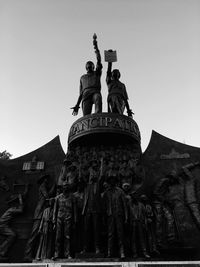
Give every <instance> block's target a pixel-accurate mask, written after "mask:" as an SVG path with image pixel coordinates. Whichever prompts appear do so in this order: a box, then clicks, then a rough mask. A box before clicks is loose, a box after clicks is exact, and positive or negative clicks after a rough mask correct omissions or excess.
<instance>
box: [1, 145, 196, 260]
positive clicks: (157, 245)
mask: <svg viewBox="0 0 200 267" xmlns="http://www.w3.org/2000/svg"><path fill="white" fill-rule="evenodd" d="M83 149H85V148H83ZM79 150H80V148H76V149H74V150H73V152H74V153H75V152H76V153H77V152H78V151H79ZM91 151H92V152H91V153H94V149H93V148H91ZM110 151H112V149H111V150H110ZM107 152H108V151H107ZM76 153H75V155H74V156H72V154H73V153H72V151H70V153H68V155H67V157H66V159H65V160H64V165H63V168H62V171H61V174H60V177H59V181H58V183H57V185H53V186H51V188H49V178H50V176H49V175H48V174H45V175H42V176H41V177H40V178H39V179H38V203H37V205H36V208H35V213H34V217H33V226H32V232H31V234H30V237H29V240H28V242H27V245H26V249H25V258H24V260H25V261H32V260H33V259H37V260H42V259H57V258H60V257H61V258H62V257H63V258H68V259H70V258H71V257H77V254H78V255H79V256H80V255H81V254H82V255H84V254H85V253H88V252H89V253H90V252H91V253H95V254H97V255H100V256H102V255H105V256H106V257H120V258H121V259H123V258H124V257H133V258H137V257H145V258H147V259H148V258H150V257H151V256H154V255H156V254H159V251H160V249H161V248H162V246H163V240H164V242H167V244H168V246H169V245H171V244H173V243H174V242H177V240H179V235H180V230H179V221H178V220H177V218H176V213H175V211H174V206H175V203H174V202H173V200H172V199H171V198H170V195H169V191H170V188H171V187H173V186H174V185H177V184H179V183H180V182H181V184H182V185H184V201H185V206H186V208H187V209H188V210H189V212H190V214H191V217H192V219H193V221H194V223H195V224H196V226H197V227H198V228H199V230H200V212H199V210H200V209H199V201H198V196H197V191H196V179H195V177H194V176H193V174H192V170H193V169H194V168H196V167H200V163H199V162H195V163H190V164H188V165H185V166H183V167H182V168H181V170H180V171H179V172H175V171H172V172H171V173H169V174H167V175H166V176H165V177H163V178H161V179H158V180H157V181H156V183H155V184H154V186H153V189H152V192H151V194H150V195H148V197H147V196H146V195H145V194H144V192H141V191H140V190H137V189H136V190H135V187H134V183H135V179H136V176H132V177H131V178H130V177H129V178H128V175H127V176H123V172H121V171H120V168H119V167H116V164H113V163H112V164H108V165H107V164H106V162H105V161H104V160H103V158H98V154H97V153H96V157H93V158H92V160H90V161H89V162H88V166H87V168H84V167H83V166H82V167H83V168H82V167H81V168H80V167H79V168H78V165H77V160H78V159H77V154H76ZM87 153H88V151H87ZM110 153H111V152H110ZM75 159H76V160H75ZM126 163H128V165H127V166H128V167H127V170H128V169H129V170H131V165H129V164H130V162H129V159H128V158H127V159H126ZM135 164H136V165H137V164H138V162H137V160H136V161H135ZM79 166H81V165H79ZM133 172H134V169H132V170H131V171H130V172H129V176H130V175H131V173H132V175H133ZM127 174H128V172H127ZM27 188H28V187H27ZM27 188H26V190H25V191H26V192H24V194H19V196H18V197H16V196H15V198H14V199H11V200H10V201H9V203H8V204H9V205H10V207H9V208H8V209H7V210H6V211H5V212H4V213H3V214H2V215H1V217H0V237H1V239H2V237H4V238H3V239H2V240H3V241H2V243H1V245H0V256H1V257H6V255H7V253H8V251H9V249H10V247H11V245H12V244H13V242H14V241H15V239H16V233H15V231H14V230H13V229H12V227H11V225H10V223H11V221H12V220H13V219H14V218H15V217H16V216H17V215H18V214H22V213H23V212H24V203H25V198H26V195H27V191H28V190H27ZM79 256H78V257H79Z"/></svg>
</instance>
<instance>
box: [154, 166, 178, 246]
mask: <svg viewBox="0 0 200 267" xmlns="http://www.w3.org/2000/svg"><path fill="white" fill-rule="evenodd" d="M178 182H179V181H178V177H177V173H176V172H175V171H172V172H171V173H170V174H167V175H166V176H165V177H163V178H161V179H160V180H159V181H157V182H156V184H155V186H154V189H153V195H152V198H153V199H152V200H153V202H152V204H153V208H154V210H155V215H156V221H155V227H156V239H157V245H158V247H162V245H163V244H162V243H163V242H162V240H163V239H165V240H166V241H167V242H169V243H173V242H175V241H176V240H177V239H178V236H177V234H178V232H179V230H178V229H177V227H178V226H177V225H176V218H175V214H174V211H173V203H172V202H171V200H170V199H169V197H168V194H169V188H170V186H172V185H175V184H177V183H178ZM164 222H165V223H164ZM164 224H165V229H164V228H163V225H164ZM163 229H164V231H163Z"/></svg>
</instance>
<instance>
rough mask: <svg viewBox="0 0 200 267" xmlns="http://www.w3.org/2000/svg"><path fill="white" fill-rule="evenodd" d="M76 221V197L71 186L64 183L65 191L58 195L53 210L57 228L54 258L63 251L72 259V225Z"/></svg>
mask: <svg viewBox="0 0 200 267" xmlns="http://www.w3.org/2000/svg"><path fill="white" fill-rule="evenodd" d="M76 221H77V205H76V199H75V197H74V195H73V193H72V191H71V186H69V185H68V183H63V193H61V194H60V195H58V196H56V198H55V203H54V210H53V224H54V227H55V228H56V237H55V252H54V257H53V259H57V258H59V257H60V256H61V251H63V254H64V257H65V258H67V259H71V233H72V226H73V225H75V223H76ZM62 230H63V231H62ZM63 235H64V236H63ZM62 241H63V242H62Z"/></svg>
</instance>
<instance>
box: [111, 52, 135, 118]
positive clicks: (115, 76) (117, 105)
mask: <svg viewBox="0 0 200 267" xmlns="http://www.w3.org/2000/svg"><path fill="white" fill-rule="evenodd" d="M110 52H112V50H110ZM120 76H121V74H120V72H119V70H118V69H114V70H113V71H112V62H108V69H107V76H106V83H107V86H108V98H107V102H108V112H112V113H118V114H123V113H124V109H125V107H126V109H127V114H128V116H130V117H132V114H133V112H132V110H131V109H130V107H129V103H128V95H127V92H126V87H125V85H124V84H123V83H122V82H120V80H119V79H120Z"/></svg>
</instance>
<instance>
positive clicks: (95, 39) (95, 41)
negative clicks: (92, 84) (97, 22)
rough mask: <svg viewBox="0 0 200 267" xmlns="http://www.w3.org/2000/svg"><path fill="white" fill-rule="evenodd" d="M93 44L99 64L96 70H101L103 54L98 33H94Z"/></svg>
mask: <svg viewBox="0 0 200 267" xmlns="http://www.w3.org/2000/svg"><path fill="white" fill-rule="evenodd" d="M93 45H94V52H95V54H96V57H97V66H96V71H99V72H101V70H102V64H101V54H100V51H99V48H98V44H97V35H96V33H94V35H93Z"/></svg>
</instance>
